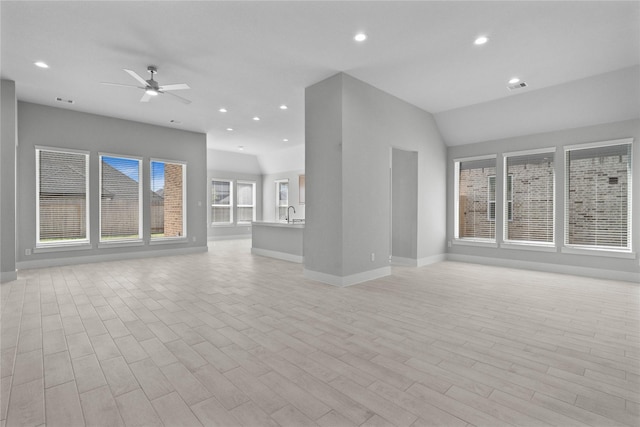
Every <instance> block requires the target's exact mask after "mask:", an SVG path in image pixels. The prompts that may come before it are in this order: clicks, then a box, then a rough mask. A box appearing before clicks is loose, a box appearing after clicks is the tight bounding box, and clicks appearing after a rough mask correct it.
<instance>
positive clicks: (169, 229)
mask: <svg viewBox="0 0 640 427" xmlns="http://www.w3.org/2000/svg"><path fill="white" fill-rule="evenodd" d="M186 169H187V165H186V164H184V163H174V162H165V161H160V160H153V161H151V238H152V239H166V238H176V237H185V236H186V228H187V227H186V203H185V202H186V200H185V199H186V191H185V183H186V176H187V174H186Z"/></svg>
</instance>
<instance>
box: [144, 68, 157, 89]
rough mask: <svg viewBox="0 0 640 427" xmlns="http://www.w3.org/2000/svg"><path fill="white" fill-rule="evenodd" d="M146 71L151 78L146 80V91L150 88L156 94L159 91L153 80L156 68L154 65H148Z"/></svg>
mask: <svg viewBox="0 0 640 427" xmlns="http://www.w3.org/2000/svg"><path fill="white" fill-rule="evenodd" d="M147 71H148V72H149V73H150V74H151V78H150V79H149V80H147V85H148V88H147V89H149V88H151V89H153V90H155V91H156V92H158V89H159V85H158V82H157V81H155V80H153V75H154V74H156V73H157V72H158V67H156V66H155V65H149V66H148V67H147Z"/></svg>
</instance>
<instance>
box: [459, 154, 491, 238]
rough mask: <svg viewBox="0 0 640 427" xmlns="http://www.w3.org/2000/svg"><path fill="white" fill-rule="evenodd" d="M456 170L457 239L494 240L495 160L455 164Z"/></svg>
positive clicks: (474, 160) (487, 159) (477, 160)
mask: <svg viewBox="0 0 640 427" xmlns="http://www.w3.org/2000/svg"><path fill="white" fill-rule="evenodd" d="M455 170H456V172H455V193H456V194H455V212H456V218H457V221H456V222H455V225H456V227H455V238H456V239H472V240H495V238H496V227H495V209H496V205H495V175H496V158H495V157H493V156H491V157H488V158H487V157H484V158H476V159H469V160H460V161H456V163H455ZM490 177H493V179H490ZM492 218H493V219H492Z"/></svg>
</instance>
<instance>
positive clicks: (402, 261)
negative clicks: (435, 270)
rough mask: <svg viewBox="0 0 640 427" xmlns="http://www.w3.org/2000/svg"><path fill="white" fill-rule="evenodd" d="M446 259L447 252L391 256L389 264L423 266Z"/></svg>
mask: <svg viewBox="0 0 640 427" xmlns="http://www.w3.org/2000/svg"><path fill="white" fill-rule="evenodd" d="M446 259H447V254H438V255H432V256H428V257H424V258H418V259H415V258H403V257H399V256H391V264H393V265H402V266H407V267H424V266H426V265H431V264H435V263H436V262H440V261H444V260H446Z"/></svg>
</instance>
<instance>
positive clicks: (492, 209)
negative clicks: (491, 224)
mask: <svg viewBox="0 0 640 427" xmlns="http://www.w3.org/2000/svg"><path fill="white" fill-rule="evenodd" d="M512 185H513V182H512V180H511V175H509V176H507V218H509V221H512V220H513V210H512V205H513V199H512V197H513V196H512V191H513V186H512ZM487 187H488V188H489V197H488V199H489V201H488V202H487V203H488V204H489V205H488V206H487V213H488V215H489V221H495V220H496V177H495V175H492V176H490V177H489V183H488V185H487Z"/></svg>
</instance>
